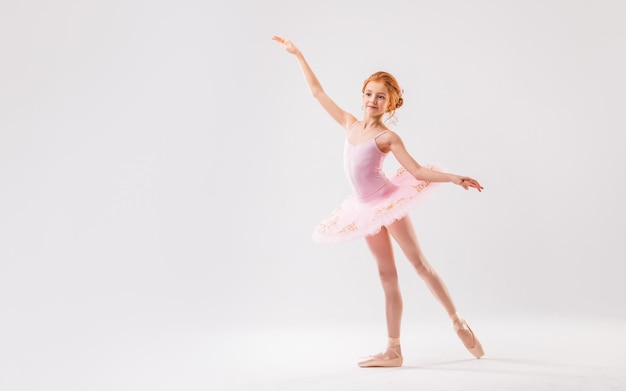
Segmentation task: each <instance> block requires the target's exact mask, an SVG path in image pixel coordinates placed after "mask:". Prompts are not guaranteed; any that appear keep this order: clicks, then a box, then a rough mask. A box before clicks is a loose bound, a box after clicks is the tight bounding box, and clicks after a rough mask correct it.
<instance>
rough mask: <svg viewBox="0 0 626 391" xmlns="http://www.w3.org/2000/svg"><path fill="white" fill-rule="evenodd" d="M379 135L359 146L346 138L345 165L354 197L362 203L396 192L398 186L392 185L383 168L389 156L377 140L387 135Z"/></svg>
mask: <svg viewBox="0 0 626 391" xmlns="http://www.w3.org/2000/svg"><path fill="white" fill-rule="evenodd" d="M387 132H388V130H385V131H383V132H380V133H378V134H377V135H376V136H374V137H373V138H371V139H369V140H367V141H365V142H363V143H359V144H356V145H355V144H351V143H350V142H349V141H348V137H347V136H346V143H345V147H344V153H343V165H344V170H345V172H346V175H347V176H348V181H349V182H350V185H351V186H352V190H353V191H354V195H355V196H356V197H357V199H358V200H359V201H360V202H366V203H367V202H372V201H375V200H377V199H378V198H380V197H384V196H385V195H387V194H389V193H390V192H392V191H394V190H395V189H396V188H397V186H396V185H394V184H393V183H391V181H389V179H388V178H387V176H385V173H384V172H383V169H382V166H383V162H384V160H385V157H386V156H387V154H386V153H384V152H382V151H381V150H380V149H379V148H378V144H376V139H377V138H378V137H379V136H380V135H382V134H384V133H387Z"/></svg>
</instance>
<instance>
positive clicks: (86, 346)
mask: <svg viewBox="0 0 626 391" xmlns="http://www.w3.org/2000/svg"><path fill="white" fill-rule="evenodd" d="M471 325H472V327H473V328H474V330H475V331H476V333H477V334H478V336H479V337H480V339H481V341H482V342H483V345H484V347H485V350H486V356H485V357H484V358H483V359H480V360H476V359H473V358H472V357H471V356H470V355H469V353H467V352H466V351H465V350H464V349H463V347H462V345H461V343H460V341H458V339H457V338H456V336H455V335H454V333H453V331H452V329H451V328H450V327H449V326H448V324H447V323H443V322H431V323H416V324H414V325H413V326H414V327H413V329H411V330H410V329H409V328H408V327H406V326H405V328H404V330H403V333H404V336H403V353H404V357H405V363H404V365H403V367H402V368H388V369H387V368H383V369H381V368H377V369H374V368H372V369H361V368H358V367H357V366H356V360H357V359H358V358H359V357H360V356H362V355H366V354H368V353H373V352H375V351H376V350H378V349H380V348H381V347H382V344H384V342H385V341H384V334H383V335H382V338H381V335H380V333H379V331H380V329H379V328H378V326H377V327H363V326H362V325H361V326H342V327H337V326H336V325H332V326H331V325H328V324H327V325H324V326H315V327H313V326H311V327H308V328H300V329H292V330H277V329H271V330H256V331H235V330H230V331H222V332H214V331H213V332H210V331H208V330H206V329H203V328H202V327H197V326H192V325H189V324H186V325H185V324H181V323H177V322H175V321H172V322H171V323H166V324H164V323H160V324H154V323H152V324H147V323H142V322H137V321H135V322H132V321H130V322H109V323H101V324H100V325H99V327H98V328H94V329H91V330H83V331H80V332H78V331H76V330H74V331H73V332H71V333H69V332H67V333H64V332H63V331H62V330H56V331H54V330H53V331H50V332H48V333H42V334H39V335H37V334H32V335H30V337H29V338H22V339H15V338H13V339H6V340H4V339H3V346H2V350H1V351H0V358H1V362H0V389H2V390H7V391H19V390H28V391H34V390H46V391H51V390H64V391H67V390H80V391H91V390H116V391H123V390H133V391H143V390H146V391H148V390H149V391H159V390H184V391H187V390H214V391H218V390H316V391H317V390H341V391H347V390H395V391H403V390H498V391H503V390H525V391H527V390H551V391H555V390H557V391H558V390H626V338H625V334H624V333H625V332H626V327H625V326H626V321H616V320H592V319H586V320H572V319H569V320H554V319H553V320H546V319H543V320H526V321H524V322H521V321H512V320H506V321H502V320H500V321H486V320H480V321H479V320H474V321H473V322H472V323H471ZM25 331H27V330H25ZM23 335H28V334H26V333H25V334H23ZM5 336H6V335H5ZM9 341H12V342H9Z"/></svg>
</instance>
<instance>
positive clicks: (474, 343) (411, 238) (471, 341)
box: [388, 216, 482, 358]
mask: <svg viewBox="0 0 626 391" xmlns="http://www.w3.org/2000/svg"><path fill="white" fill-rule="evenodd" d="M388 231H389V233H390V234H391V236H393V238H394V239H395V240H396V242H398V245H400V248H401V249H402V252H403V253H404V254H405V256H406V257H407V259H408V260H409V262H411V264H412V265H413V267H415V270H416V271H417V273H418V274H419V276H420V277H421V278H422V279H423V280H424V282H426V285H427V286H428V288H429V289H430V291H431V292H432V293H433V295H434V296H435V297H436V298H437V300H439V302H440V303H441V304H442V305H443V307H444V308H445V310H446V312H447V313H448V316H449V317H450V319H451V320H452V322H453V325H454V328H455V330H456V332H457V335H458V336H459V338H460V339H461V341H462V342H463V344H464V345H465V347H466V348H467V349H468V350H470V352H471V353H472V354H474V356H476V357H477V358H478V357H479V356H482V347H481V346H480V343H479V342H478V340H477V339H476V337H475V336H474V333H473V332H472V331H471V329H470V328H469V326H467V323H465V321H464V320H463V319H461V318H460V317H459V316H458V315H457V311H456V306H455V305H454V302H453V301H452V297H451V296H450V293H449V292H448V288H446V285H445V284H444V282H443V280H442V279H441V277H439V274H437V272H436V271H435V269H433V267H432V266H431V265H430V263H429V262H428V260H427V259H426V257H425V256H424V253H423V252H422V249H421V248H420V245H419V242H418V241H417V236H416V235H415V230H414V229H413V225H412V224H411V220H410V218H409V217H408V216H406V217H404V218H402V219H400V220H398V221H396V222H395V223H393V224H391V225H390V226H389V227H388Z"/></svg>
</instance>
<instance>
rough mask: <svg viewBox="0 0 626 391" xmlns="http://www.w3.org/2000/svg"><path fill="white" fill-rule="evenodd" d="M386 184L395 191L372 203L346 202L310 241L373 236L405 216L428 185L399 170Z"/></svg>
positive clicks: (353, 200) (344, 239)
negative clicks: (390, 184)
mask: <svg viewBox="0 0 626 391" xmlns="http://www.w3.org/2000/svg"><path fill="white" fill-rule="evenodd" d="M429 168H431V169H435V168H434V167H429ZM389 180H390V181H391V183H393V184H394V185H395V186H397V187H396V188H395V189H392V190H391V192H389V193H387V194H384V195H383V196H382V197H380V198H378V199H376V200H374V201H371V202H367V203H365V202H360V201H359V200H358V199H357V198H356V197H355V196H350V197H348V198H346V199H345V200H344V201H343V202H342V203H341V205H340V206H339V207H338V208H337V209H335V210H334V211H333V212H332V213H331V214H330V215H329V216H328V217H326V218H325V219H324V220H323V221H322V222H321V223H320V224H319V225H318V226H317V227H316V228H315V231H314V232H313V240H314V241H315V242H317V243H323V244H330V243H341V242H347V241H350V240H353V239H357V238H361V237H366V236H371V235H374V234H376V233H378V232H379V231H380V229H381V228H382V227H383V226H388V225H390V224H392V223H393V222H394V221H396V220H399V219H401V218H403V217H405V216H406V215H408V214H409V212H410V211H411V209H413V208H414V207H415V206H416V205H417V204H418V203H419V202H420V200H421V199H422V198H423V195H424V194H425V191H424V190H425V189H426V188H427V187H429V186H430V185H431V182H425V181H420V180H417V179H415V178H414V177H413V176H412V175H411V174H410V173H409V172H408V171H406V170H405V169H404V168H402V167H400V168H399V169H398V170H396V171H395V173H394V174H393V175H389Z"/></svg>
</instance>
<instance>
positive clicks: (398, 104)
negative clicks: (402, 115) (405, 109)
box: [396, 97, 404, 109]
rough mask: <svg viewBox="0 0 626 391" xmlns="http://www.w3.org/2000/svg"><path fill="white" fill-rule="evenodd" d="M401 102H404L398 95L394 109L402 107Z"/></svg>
mask: <svg viewBox="0 0 626 391" xmlns="http://www.w3.org/2000/svg"><path fill="white" fill-rule="evenodd" d="M403 103H404V99H402V97H399V98H398V102H397V103H396V109H399V108H400V107H402V104H403Z"/></svg>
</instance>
